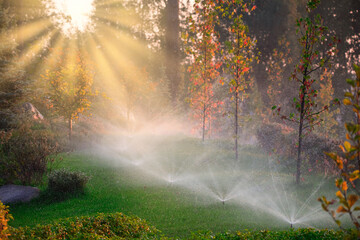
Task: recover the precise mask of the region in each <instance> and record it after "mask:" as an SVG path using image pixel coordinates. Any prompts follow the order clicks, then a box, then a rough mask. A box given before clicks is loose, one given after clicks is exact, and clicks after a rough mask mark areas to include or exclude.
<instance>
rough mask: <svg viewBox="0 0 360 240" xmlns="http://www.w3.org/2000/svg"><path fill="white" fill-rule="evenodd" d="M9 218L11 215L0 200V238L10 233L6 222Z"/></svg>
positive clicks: (4, 237)
mask: <svg viewBox="0 0 360 240" xmlns="http://www.w3.org/2000/svg"><path fill="white" fill-rule="evenodd" d="M10 219H12V216H11V215H10V214H9V210H8V207H7V206H5V205H4V204H3V203H2V202H1V201H0V239H8V236H9V235H10V234H9V229H8V224H7V223H8V221H9V220H10Z"/></svg>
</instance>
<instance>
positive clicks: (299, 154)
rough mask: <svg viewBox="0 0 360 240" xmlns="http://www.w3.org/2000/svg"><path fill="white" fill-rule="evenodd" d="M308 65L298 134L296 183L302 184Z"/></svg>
mask: <svg viewBox="0 0 360 240" xmlns="http://www.w3.org/2000/svg"><path fill="white" fill-rule="evenodd" d="M307 74H308V73H307V67H306V68H305V72H304V76H303V85H302V90H301V92H302V97H301V99H300V100H301V103H300V104H301V105H300V124H299V135H298V152H297V161H296V184H297V185H299V184H300V175H301V147H302V139H303V136H302V132H303V124H304V106H305V96H306V89H305V88H306V87H305V85H304V83H305V81H306V77H307Z"/></svg>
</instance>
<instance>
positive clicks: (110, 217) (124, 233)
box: [10, 213, 159, 240]
mask: <svg viewBox="0 0 360 240" xmlns="http://www.w3.org/2000/svg"><path fill="white" fill-rule="evenodd" d="M158 233H159V231H158V230H157V229H156V228H155V227H152V226H150V225H148V224H147V222H146V221H145V220H142V219H140V218H138V217H135V216H126V215H124V214H122V213H114V214H103V213H100V214H98V215H96V216H92V217H75V218H68V219H64V220H61V221H59V222H57V223H55V224H49V225H38V226H36V227H34V228H29V227H20V228H17V229H15V228H12V229H10V234H11V238H12V239H15V240H16V239H134V238H138V239H150V238H155V236H156V234H158Z"/></svg>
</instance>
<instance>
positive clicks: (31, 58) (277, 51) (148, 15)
mask: <svg viewBox="0 0 360 240" xmlns="http://www.w3.org/2000/svg"><path fill="white" fill-rule="evenodd" d="M44 3H46V1H40V0H12V1H10V0H2V1H1V6H2V7H1V15H0V17H1V39H2V40H1V66H0V74H1V83H0V84H1V95H0V100H1V114H2V116H3V117H2V118H1V121H2V123H1V125H2V128H6V127H7V125H9V124H10V122H11V116H12V114H13V113H14V112H15V110H14V109H15V108H16V107H15V106H16V104H17V103H23V102H31V103H33V104H34V105H35V106H36V107H37V108H38V109H39V110H40V112H41V113H42V114H43V115H44V116H45V118H50V117H53V116H52V114H54V113H53V112H52V111H50V108H49V102H48V101H47V100H48V99H47V96H46V92H47V90H46V88H47V84H46V82H45V80H44V78H42V77H41V76H42V74H43V73H44V72H45V70H46V69H47V67H48V68H49V65H48V66H46V62H47V61H50V58H52V56H53V55H54V54H57V55H58V56H60V55H61V54H63V55H64V56H63V57H64V58H65V55H66V54H68V53H70V52H71V51H75V50H77V51H79V53H80V54H82V55H87V57H88V58H89V59H90V62H91V63H92V67H93V69H92V71H93V72H94V73H95V74H94V86H95V87H94V88H96V89H97V90H98V92H100V93H101V94H99V95H97V97H96V99H97V100H96V101H93V105H92V109H93V110H90V112H92V113H95V112H96V113H97V115H98V116H101V117H102V118H106V119H110V120H111V121H114V119H117V121H120V122H121V121H126V119H131V118H138V119H140V118H141V119H156V118H158V117H160V116H161V115H163V114H164V113H168V112H174V113H176V114H179V115H180V116H186V117H187V116H188V115H187V114H188V112H189V111H191V105H189V96H190V95H191V93H190V92H189V89H190V88H189V84H190V83H191V81H190V80H189V79H190V77H191V76H190V75H191V74H190V73H189V71H188V68H189V66H190V65H191V64H192V61H193V59H191V58H189V56H188V55H187V54H186V51H185V50H186V43H185V41H184V38H183V37H182V34H184V33H185V32H186V31H187V30H188V28H189V22H188V18H189V16H190V15H191V14H193V11H194V2H192V1H175V0H168V1H156V0H143V1H104V0H97V1H95V2H94V4H95V6H96V8H95V12H94V14H93V16H92V20H93V25H92V26H91V30H90V31H84V32H75V33H74V32H73V33H65V32H64V30H63V29H61V28H59V21H58V22H57V20H56V18H58V15H56V13H54V12H51V11H49V9H47V8H46V7H45V5H46V4H44ZM248 4H254V5H255V6H256V9H255V10H254V11H252V12H251V13H250V12H249V13H248V14H246V13H244V14H243V15H244V16H243V20H244V23H245V25H247V27H248V29H249V36H250V37H251V38H252V39H254V40H255V41H256V50H254V52H256V55H257V58H258V61H254V62H253V63H252V71H251V76H249V77H251V80H252V84H250V86H251V87H249V88H248V89H247V90H246V92H247V95H248V96H249V97H246V99H245V100H244V101H243V103H242V105H241V106H242V109H243V115H246V114H247V115H249V114H250V115H256V114H257V115H261V114H264V113H265V112H267V111H268V109H270V108H271V107H272V105H277V106H280V105H282V106H284V108H286V107H287V106H290V105H291V104H292V101H293V98H294V96H296V90H295V91H293V90H292V89H296V88H298V86H296V85H295V84H294V82H292V81H290V80H289V78H290V77H291V74H292V72H293V69H294V66H295V64H296V63H297V62H298V60H299V58H300V47H299V44H298V35H297V34H296V19H298V18H299V17H301V16H305V15H306V14H307V13H306V11H305V7H304V6H305V5H306V1H305V0H304V1H285V0H276V1H273V0H271V1H270V0H265V1H255V2H251V1H249V3H248ZM239 12H240V11H239ZM311 14H320V15H321V16H322V18H323V22H324V24H325V25H326V26H328V27H329V32H330V33H331V34H334V35H336V36H337V37H338V38H339V39H340V44H338V50H339V51H338V54H337V55H336V57H335V59H334V61H333V62H332V68H331V70H329V71H331V74H330V75H329V76H328V77H329V80H328V81H327V83H326V84H327V85H326V84H325V82H324V83H321V82H320V81H319V89H320V88H323V89H324V90H323V91H325V88H327V89H328V90H327V91H330V92H328V93H325V92H324V97H323V98H325V97H326V96H328V95H329V93H330V95H331V98H341V97H342V96H343V92H344V90H345V89H346V88H347V86H346V84H344V83H345V79H347V78H353V77H354V72H353V71H352V64H354V63H359V61H360V59H359V56H360V49H359V48H360V44H359V41H360V38H359V37H360V36H359V33H360V29H359V28H360V24H359V19H360V2H359V1H356V0H351V1H346V2H339V1H335V0H329V1H322V2H321V3H320V6H319V7H318V8H317V9H316V10H315V12H312V13H311ZM54 19H55V20H54ZM230 23H231V22H230V21H229V20H226V19H220V20H219V21H218V22H217V23H216V26H215V29H216V32H217V33H218V36H217V41H218V42H219V44H220V48H224V46H225V42H226V41H227V40H229V37H230V36H229V34H228V32H227V28H228V26H229V24H230ZM60 25H61V23H60ZM68 34H71V36H69V35H68ZM59 49H62V51H63V52H62V53H55V52H56V51H57V50H59ZM94 49H95V50H94ZM215 57H218V56H215ZM60 58H61V57H60ZM280 63H281V64H280ZM276 66H277V67H278V68H279V69H278V70H277V72H276V73H274V71H273V70H274V69H276ZM224 68H225V66H224V65H223V66H221V68H220V70H219V71H220V75H224ZM276 74H277V75H280V80H276V79H277V78H276V77H275V75H276ZM275 81H277V82H275ZM276 84H277V85H276ZM320 84H323V85H321V86H320ZM325 85H326V86H325ZM274 86H276V87H274ZM221 87H222V86H221V85H219V84H217V85H216V86H215V90H214V92H215V93H214V94H215V95H216V96H217V98H219V99H221V101H222V102H224V103H225V104H224V105H223V109H225V110H224V111H222V113H220V114H219V113H214V114H213V115H214V118H213V119H214V123H213V131H214V132H215V129H216V128H219V126H220V125H221V126H223V125H224V124H226V122H227V121H229V120H226V118H225V119H222V120H221V119H220V117H219V116H224V115H228V112H227V111H226V109H227V107H226V103H227V102H229V101H227V100H226V97H225V95H226V94H224V92H226V90H224V89H222V88H221ZM329 88H331V89H332V90H329ZM331 91H332V92H331ZM294 92H295V94H294ZM275 93H276V94H275ZM101 95H103V96H106V97H101ZM273 95H276V97H274V96H273ZM280 99H281V102H279V100H280ZM323 101H325V102H326V101H328V100H327V99H324V100H323ZM229 104H230V103H229ZM50 105H51V104H50ZM14 107H15V108H14ZM94 109H96V111H95V110H94ZM340 110H341V113H340V112H337V113H336V114H333V115H332V117H333V118H334V119H335V120H336V121H337V122H338V123H342V122H344V118H346V117H351V116H350V115H351V113H345V110H344V109H343V108H341V107H340ZM270 112H271V111H270ZM115 113H116V114H115ZM245 113H246V114H245ZM269 114H270V113H267V114H266V115H269ZM115 115H116V117H115ZM215 115H219V116H216V117H215ZM270 115H271V114H270ZM186 117H185V119H186ZM261 118H263V117H261ZM215 119H217V120H218V121H220V122H218V123H216V120H215ZM254 119H255V118H254V117H253V118H252V120H254ZM216 126H218V127H216ZM223 129H225V128H223ZM220 132H221V131H220ZM222 134H223V133H222Z"/></svg>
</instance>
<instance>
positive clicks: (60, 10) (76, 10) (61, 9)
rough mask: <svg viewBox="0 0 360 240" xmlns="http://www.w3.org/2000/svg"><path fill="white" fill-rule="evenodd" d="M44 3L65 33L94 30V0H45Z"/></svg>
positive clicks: (54, 20)
mask: <svg viewBox="0 0 360 240" xmlns="http://www.w3.org/2000/svg"><path fill="white" fill-rule="evenodd" d="M43 3H44V4H45V6H46V9H47V12H48V14H49V16H51V18H52V21H53V22H54V23H55V25H57V26H59V27H60V28H61V29H62V31H63V32H64V33H65V34H67V35H69V34H73V33H75V32H85V31H91V30H92V28H93V22H92V20H91V17H92V16H93V15H94V12H95V7H94V0H76V1H74V0H43Z"/></svg>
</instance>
